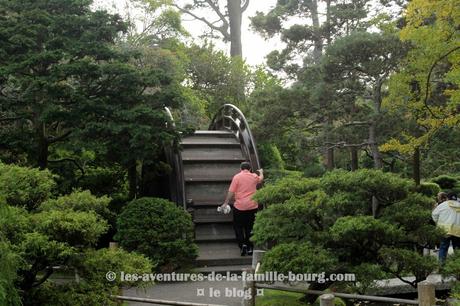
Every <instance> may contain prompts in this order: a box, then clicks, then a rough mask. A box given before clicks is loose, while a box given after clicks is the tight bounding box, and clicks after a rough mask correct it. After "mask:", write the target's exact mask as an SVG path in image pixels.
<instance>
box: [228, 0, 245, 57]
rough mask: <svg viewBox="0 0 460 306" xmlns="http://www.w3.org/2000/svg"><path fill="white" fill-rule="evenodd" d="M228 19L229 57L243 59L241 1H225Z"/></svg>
mask: <svg viewBox="0 0 460 306" xmlns="http://www.w3.org/2000/svg"><path fill="white" fill-rule="evenodd" d="M227 7H228V15H229V16H228V18H229V21H230V22H229V23H230V55H231V56H232V57H234V56H240V57H243V46H242V43H241V21H242V19H243V18H242V17H243V11H242V9H241V0H227Z"/></svg>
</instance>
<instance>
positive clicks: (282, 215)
mask: <svg viewBox="0 0 460 306" xmlns="http://www.w3.org/2000/svg"><path fill="white" fill-rule="evenodd" d="M326 198H327V195H326V194H325V193H324V192H322V191H319V190H317V191H312V192H308V193H306V194H305V195H304V196H303V197H301V198H291V199H290V200H288V201H286V202H284V204H282V205H281V204H280V205H270V206H269V207H268V208H266V209H264V210H262V211H261V212H259V213H258V214H257V216H256V220H257V222H255V225H254V235H253V236H252V240H253V241H254V242H255V243H256V244H258V245H263V244H265V243H276V244H277V243H284V242H291V241H303V240H306V241H310V240H313V239H314V238H317V237H316V235H315V234H316V231H318V230H320V229H321V228H322V227H323V226H324V225H323V224H321V223H320V224H318V223H317V222H316V221H317V220H318V219H320V218H318V217H320V216H322V215H323V214H325V211H324V206H323V205H322V203H324V202H325V200H326ZM315 240H317V239H315Z"/></svg>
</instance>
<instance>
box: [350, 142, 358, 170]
mask: <svg viewBox="0 0 460 306" xmlns="http://www.w3.org/2000/svg"><path fill="white" fill-rule="evenodd" d="M350 155H351V171H356V170H358V168H359V165H358V164H359V159H358V148H356V147H351V149H350Z"/></svg>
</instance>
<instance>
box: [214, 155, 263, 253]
mask: <svg viewBox="0 0 460 306" xmlns="http://www.w3.org/2000/svg"><path fill="white" fill-rule="evenodd" d="M258 172H259V175H257V174H255V173H251V164H250V163H248V162H243V163H241V172H240V173H238V174H236V175H235V176H234V177H233V179H232V183H231V184H230V188H229V189H228V194H227V197H226V199H225V202H224V204H222V206H221V207H222V208H224V207H225V206H227V205H228V202H229V201H230V200H231V199H232V197H235V203H234V205H233V228H234V229H235V234H236V240H237V241H238V246H239V247H240V249H241V256H244V255H252V250H253V245H252V242H251V241H250V240H249V238H250V237H251V232H252V227H253V226H254V219H255V214H256V212H257V210H258V208H259V205H258V204H257V203H256V202H255V201H254V200H252V196H253V195H254V193H255V192H256V191H257V185H258V184H260V183H261V182H262V181H263V179H264V174H263V169H259V170H258Z"/></svg>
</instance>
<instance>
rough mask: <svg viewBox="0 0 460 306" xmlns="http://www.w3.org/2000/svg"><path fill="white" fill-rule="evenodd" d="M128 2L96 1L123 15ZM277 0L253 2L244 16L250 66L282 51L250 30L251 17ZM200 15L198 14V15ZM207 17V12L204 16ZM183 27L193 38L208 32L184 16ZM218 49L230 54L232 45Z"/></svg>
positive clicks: (245, 48)
mask: <svg viewBox="0 0 460 306" xmlns="http://www.w3.org/2000/svg"><path fill="white" fill-rule="evenodd" d="M125 1H126V0H96V1H95V4H96V7H101V6H102V7H104V8H108V9H110V10H111V11H117V12H118V13H120V14H121V15H124V14H123V12H124V11H125V10H124V7H125ZM276 1H277V0H251V1H250V2H249V7H248V9H247V10H246V12H245V13H244V15H243V25H242V44H243V57H244V58H245V59H246V61H247V63H248V64H250V65H259V64H263V63H264V62H265V56H266V55H267V54H268V53H269V52H271V51H272V50H274V49H280V48H281V43H280V42H279V41H278V40H277V39H270V40H269V41H265V40H264V39H263V38H262V37H261V36H260V35H258V34H257V33H254V32H253V31H252V30H251V28H250V20H249V17H251V16H254V15H255V13H256V11H262V12H267V11H269V10H270V8H272V7H273V6H274V5H275V4H276ZM197 14H198V13H197ZM203 16H206V12H204V15H203ZM183 19H184V21H183V25H184V27H185V28H186V29H187V31H189V32H190V34H191V35H192V36H193V37H196V39H197V40H198V36H199V35H200V34H203V33H204V32H205V30H206V25H204V23H202V22H200V21H196V20H195V21H189V20H191V17H190V16H187V15H184V16H183ZM215 44H216V46H217V47H218V48H220V49H222V50H224V51H225V52H227V54H228V53H229V50H230V44H224V43H223V42H222V41H217V40H216V41H215Z"/></svg>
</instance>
